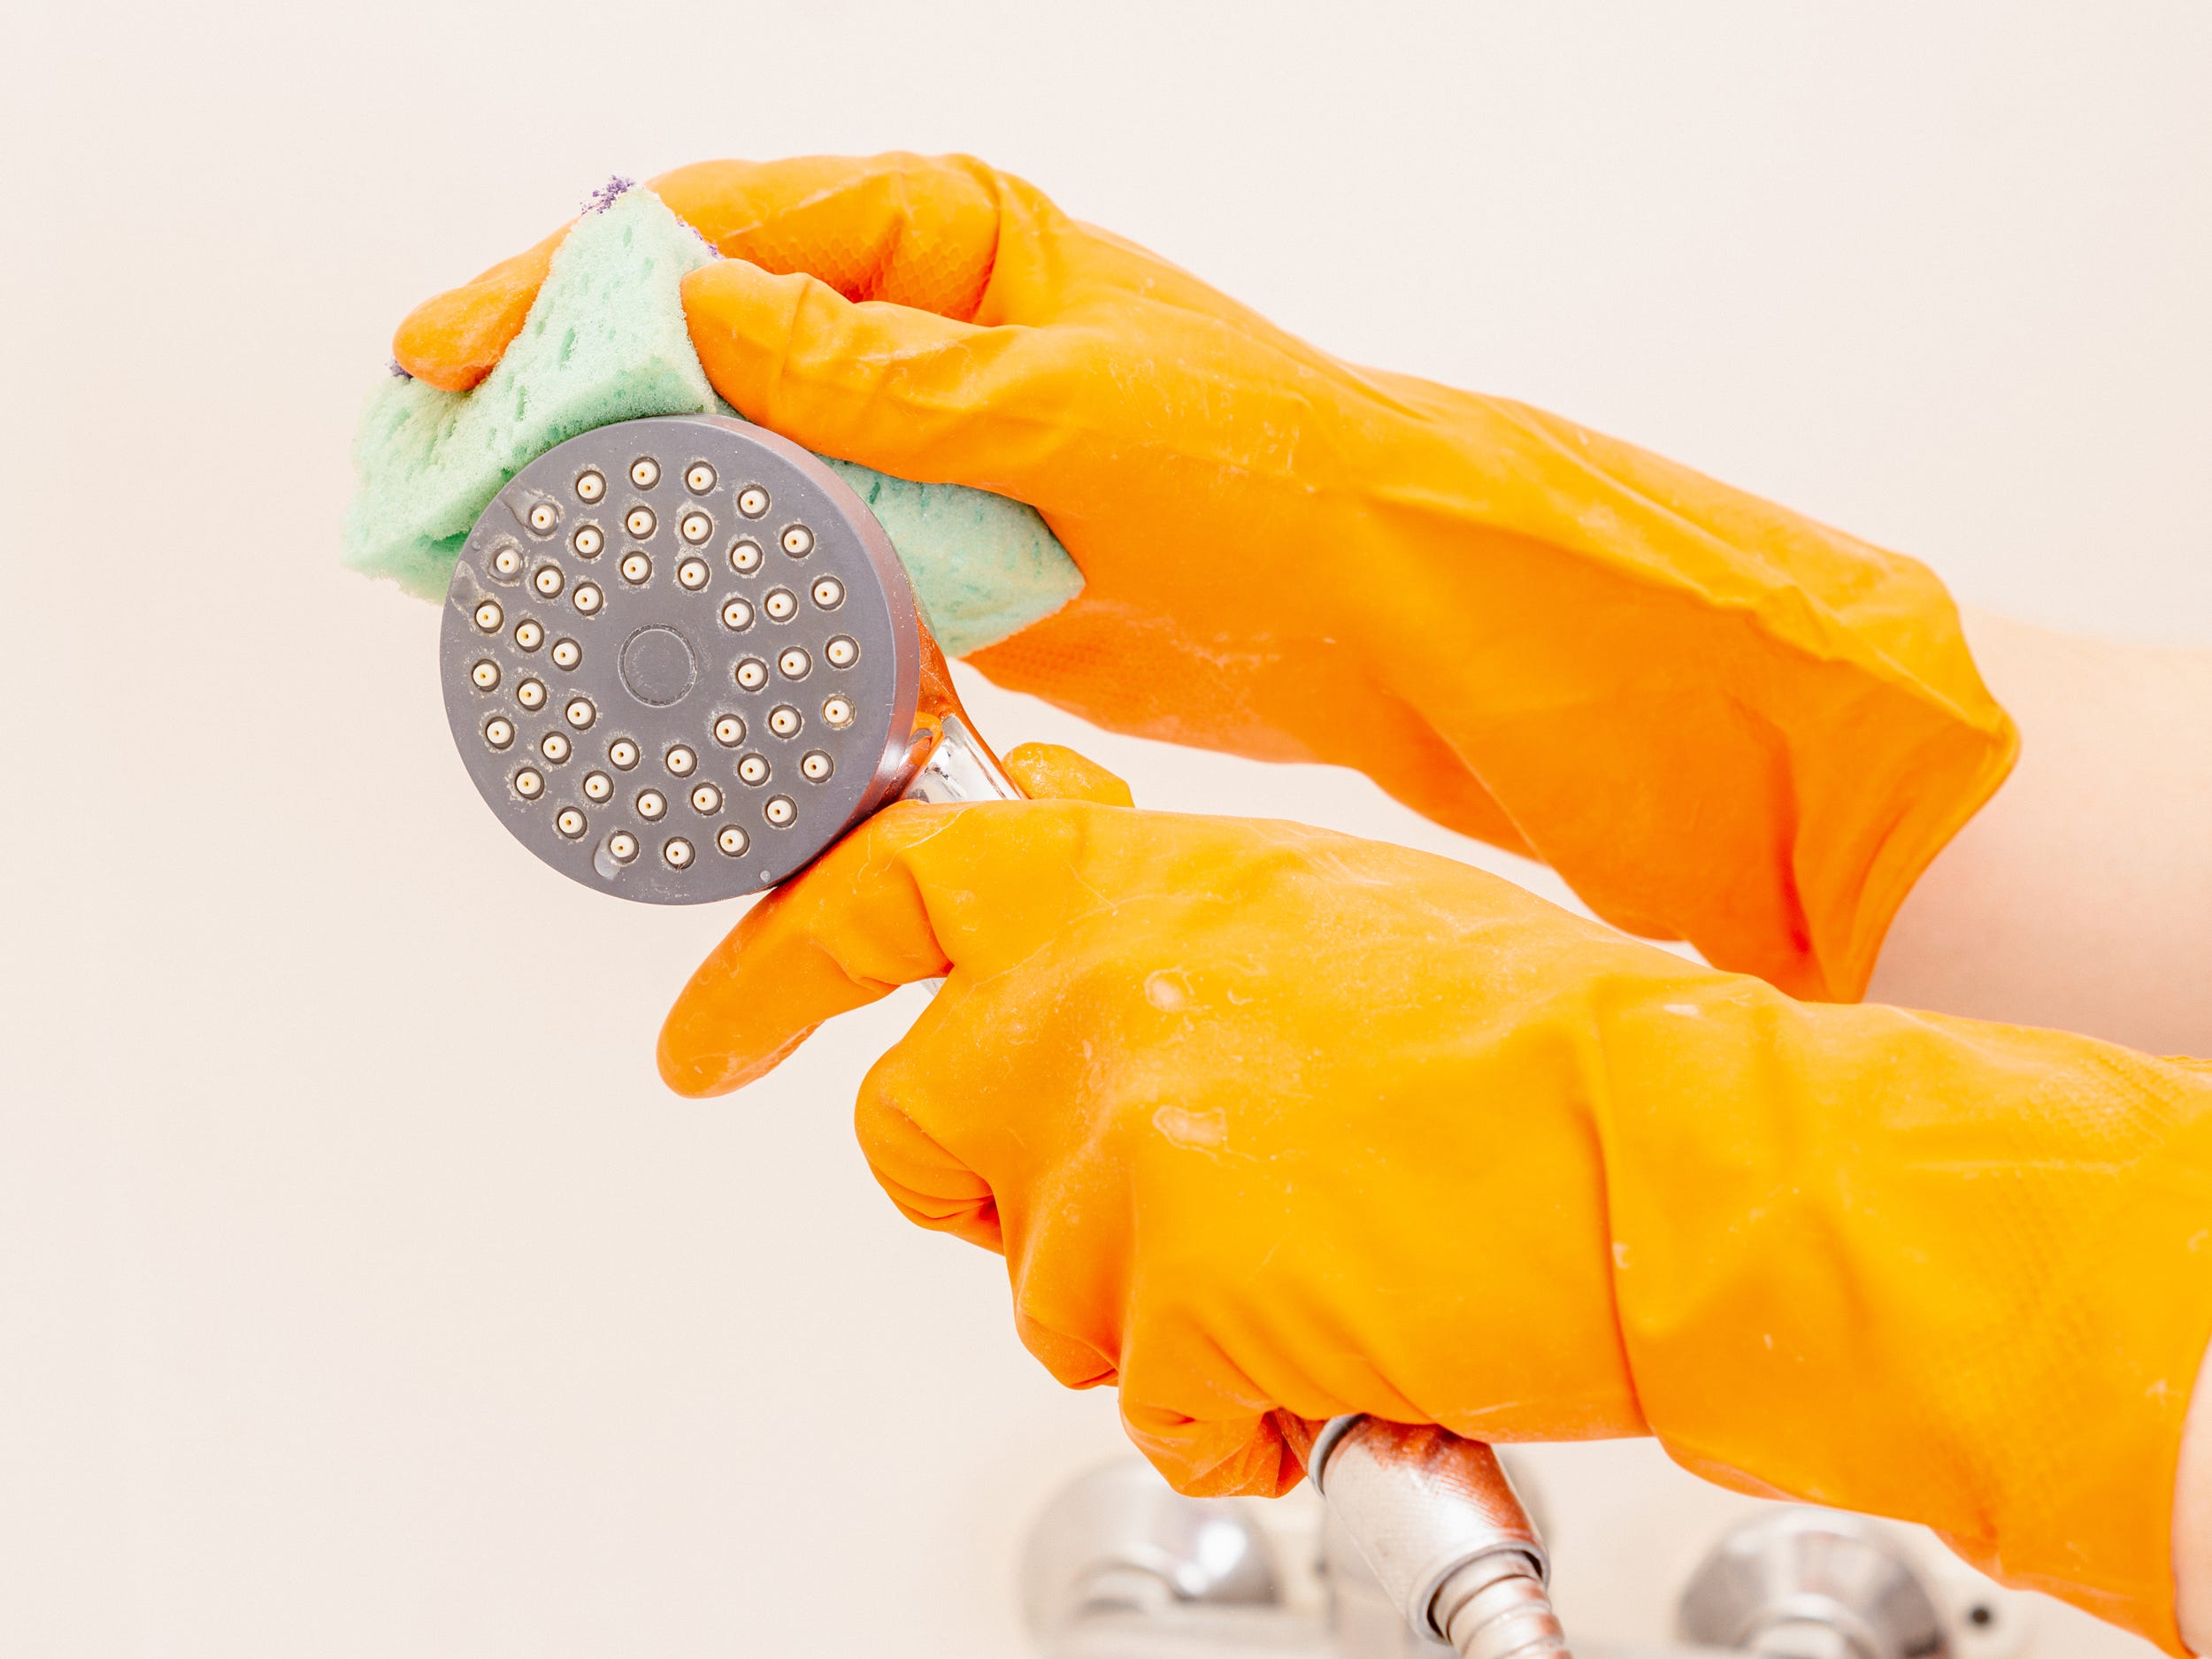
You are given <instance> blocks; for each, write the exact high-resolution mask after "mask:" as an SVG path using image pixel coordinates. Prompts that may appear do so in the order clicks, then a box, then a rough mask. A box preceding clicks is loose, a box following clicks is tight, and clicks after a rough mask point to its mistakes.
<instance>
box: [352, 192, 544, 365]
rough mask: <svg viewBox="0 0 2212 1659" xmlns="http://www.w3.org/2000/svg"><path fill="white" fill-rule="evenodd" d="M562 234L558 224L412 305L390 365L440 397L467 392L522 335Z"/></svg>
mask: <svg viewBox="0 0 2212 1659" xmlns="http://www.w3.org/2000/svg"><path fill="white" fill-rule="evenodd" d="M567 235H568V227H567V226H566V225H564V226H562V227H560V229H558V230H557V231H555V232H554V233H553V234H551V235H550V236H548V237H547V238H546V239H545V240H544V241H543V242H540V243H538V245H537V246H536V247H534V248H532V249H530V250H528V251H527V252H525V253H518V254H517V255H515V257H513V258H511V259H503V260H501V261H500V262H499V263H498V264H497V265H494V266H493V267H492V268H491V269H490V270H488V271H486V272H483V273H480V274H479V275H477V276H474V277H472V278H471V279H470V280H468V281H466V282H464V283H462V284H461V286H460V287H458V288H448V289H447V290H446V291H445V292H444V293H442V294H439V295H435V296H432V297H431V298H429V299H426V300H425V301H424V302H423V303H421V304H419V305H418V306H416V307H415V309H414V310H413V311H410V312H408V313H407V315H406V317H405V318H404V319H403V320H402V321H401V323H400V325H399V329H398V332H397V333H396V334H394V335H393V336H392V360H393V361H394V362H396V363H397V364H398V365H399V366H400V367H401V368H403V369H404V370H406V371H407V373H410V374H411V375H413V376H414V377H415V378H416V379H417V380H422V381H426V382H427V383H428V384H429V385H432V386H434V387H436V388H438V389H439V390H440V391H442V392H465V391H467V390H468V389H469V388H471V387H472V386H474V385H475V384H476V383H477V382H478V381H479V380H482V379H483V378H484V377H485V376H486V375H487V374H489V373H491V372H492V370H493V369H494V368H495V367H496V366H497V365H498V363H499V359H500V357H502V356H503V355H504V354H505V352H506V349H507V348H508V346H509V345H510V344H511V342H513V340H514V337H515V336H516V335H517V334H520V333H521V332H522V324H523V319H525V318H526V317H528V316H529V314H530V303H531V302H532V301H533V300H534V299H536V298H537V296H538V289H539V288H540V286H541V285H542V284H543V282H544V281H545V273H546V272H547V270H548V269H549V267H550V266H551V265H552V264H553V252H554V250H556V249H557V248H558V247H559V246H560V245H561V243H562V242H563V241H564V240H565V239H566V237H567Z"/></svg>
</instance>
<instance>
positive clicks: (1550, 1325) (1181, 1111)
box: [660, 774, 2212, 1647]
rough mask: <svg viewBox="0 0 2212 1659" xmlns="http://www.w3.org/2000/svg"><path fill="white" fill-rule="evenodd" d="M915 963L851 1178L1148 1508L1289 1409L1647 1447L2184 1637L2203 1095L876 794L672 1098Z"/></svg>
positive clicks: (1266, 845) (1321, 877)
mask: <svg viewBox="0 0 2212 1659" xmlns="http://www.w3.org/2000/svg"><path fill="white" fill-rule="evenodd" d="M1025 782H1028V783H1030V784H1031V785H1032V786H1033V787H1034V786H1035V784H1036V783H1037V782H1038V780H1037V778H1036V777H1035V776H1034V775H1033V774H1029V775H1025ZM1090 793H1094V794H1102V793H1104V792H1103V791H1102V790H1099V791H1090ZM1120 798H1125V796H1124V797H1120ZM941 974H949V979H948V982H947V984H946V986H945V988H944V989H943V990H942V991H941V992H940V993H939V994H938V995H937V996H936V997H935V999H934V1000H933V1002H931V1003H930V1005H929V1007H928V1009H927V1010H926V1012H925V1013H924V1014H923V1015H922V1017H921V1018H920V1019H919V1020H918V1022H917V1023H916V1025H915V1026H914V1028H913V1030H912V1032H911V1033H910V1034H909V1035H908V1036H907V1037H905V1038H904V1039H903V1040H902V1041H900V1042H899V1043H898V1044H897V1045H896V1046H895V1048H892V1050H891V1051H890V1052H889V1053H888V1054H887V1055H885V1056H883V1057H882V1059H881V1060H880V1061H879V1062H878V1063H877V1064H876V1065H875V1066H874V1068H873V1069H872V1071H870V1072H869V1074H868V1077H867V1080H866V1083H865V1084H864V1087H863V1088H862V1091H861V1094H860V1101H859V1107H858V1127H859V1134H860V1141H861V1144H862V1146H863V1148H864V1150H865V1152H866V1154H867V1157H868V1161H869V1164H870V1165H871V1166H872V1168H873V1170H874V1171H875V1173H876V1176H877V1179H879V1180H880V1181H881V1182H882V1184H883V1186H884V1187H885V1189H886V1190H887V1192H888V1193H889V1194H891V1196H892V1198H893V1199H894V1200H895V1202H897V1203H898V1205H899V1207H900V1208H901V1209H902V1210H904V1211H905V1213H906V1214H907V1215H908V1216H910V1217H912V1218H913V1219H914V1220H916V1221H918V1222H919V1223H920V1224H921V1225H924V1226H927V1227H935V1228H941V1229H943V1230H945V1231H947V1232H950V1233H957V1234H958V1235H959V1236H961V1237H963V1238H965V1239H969V1240H973V1241H974V1242H977V1243H979V1244H982V1245H985V1246H987V1247H988V1248H993V1249H998V1250H1002V1251H1003V1252H1004V1254H1005V1256H1006V1263H1007V1271H1008V1274H1009V1277H1010V1279H1011V1282H1012V1288H1013V1299H1014V1307H1015V1316H1016V1320H1017V1323H1018V1328H1019V1331H1020V1334H1021V1337H1022V1340H1023V1341H1024V1342H1025V1343H1026V1344H1027V1346H1028V1347H1029V1348H1030V1349H1031V1351H1032V1352H1033V1353H1034V1354H1035V1355H1036V1356H1038V1357H1039V1358H1040V1359H1041V1360H1042V1361H1043V1362H1044V1363H1045V1364H1046V1365H1047V1366H1048V1367H1049V1368H1050V1369H1051V1371H1052V1372H1053V1374H1054V1375H1055V1376H1056V1377H1057V1378H1059V1379H1061V1380H1062V1381H1063V1382H1064V1383H1067V1384H1069V1385H1071V1386H1079V1387H1080V1386H1090V1385H1097V1384H1105V1383H1118V1385H1119V1387H1120V1394H1121V1409H1122V1414H1123V1417H1124V1418H1125V1421H1126V1423H1127V1425H1128V1428H1129V1432H1130V1433H1131V1435H1132V1437H1133V1439H1134V1440H1135V1441H1136V1442H1137V1444H1138V1445H1139V1446H1141V1448H1143V1449H1144V1450H1145V1452H1146V1453H1147V1454H1148V1455H1149V1456H1150V1457H1151V1459H1152V1461H1153V1462H1154V1463H1156V1464H1157V1465H1158V1466H1159V1468H1160V1469H1161V1470H1162V1471H1163V1472H1164V1473H1165V1474H1166V1475H1167V1476H1168V1478H1169V1479H1171V1480H1172V1481H1174V1482H1175V1483H1176V1484H1177V1485H1178V1486H1181V1487H1183V1488H1184V1489H1186V1490H1190V1491H1199V1492H1222V1491H1229V1492H1260V1493H1271V1492H1275V1491H1279V1490H1280V1489H1282V1488H1283V1487H1285V1486H1287V1485H1288V1484H1290V1483H1291V1482H1292V1481H1294V1479H1296V1478H1297V1475H1298V1472H1299V1471H1298V1466H1297V1460H1296V1453H1295V1450H1294V1445H1295V1443H1296V1437H1295V1436H1294V1435H1293V1436H1291V1437H1290V1443H1289V1444H1286V1434H1285V1429H1286V1424H1285V1422H1284V1419H1283V1417H1282V1416H1281V1415H1279V1414H1289V1416H1290V1417H1294V1418H1297V1419H1305V1420H1309V1421H1310V1420H1313V1419H1319V1418H1325V1417H1330V1416H1332V1415H1333V1414H1335V1413H1338V1412H1345V1411H1367V1412H1372V1413H1374V1414H1376V1415H1378V1416H1379V1417H1386V1418H1390V1419H1394V1420H1396V1421H1400V1422H1408V1423H1426V1422H1437V1423H1441V1424H1444V1425H1447V1426H1448V1427H1450V1428H1452V1429H1454V1430H1455V1431H1457V1432H1460V1433H1462V1434H1466V1435H1471V1436H1477V1437H1479V1438H1483V1439H1489V1440H1525V1439H1538V1440H1558V1439H1566V1438H1577V1437H1596V1436H1609V1435H1623V1434H1635V1433H1641V1432H1646V1430H1647V1429H1648V1430H1649V1431H1650V1432H1655V1433H1656V1434H1657V1435H1659V1436H1660V1438H1661V1439H1662V1440H1663V1441H1664V1442H1665V1444H1666V1447H1667V1448H1668V1450H1669V1451H1670V1452H1671V1454H1672V1455H1674V1456H1675V1457H1676V1458H1677V1459H1678V1460H1679V1461H1680V1462H1681V1463H1684V1464H1686V1466H1688V1467H1689V1468H1691V1469H1693V1470H1694V1471H1698V1472H1699V1473H1701V1474H1703V1475H1706V1476H1708V1477H1710V1478H1712V1479H1717V1480H1719V1481H1722V1482H1724V1484H1728V1485H1732V1486H1738V1487H1740V1488H1743V1489H1747V1490H1750V1491H1754V1492H1759V1493H1764V1494H1792V1495H1794V1496H1797V1497H1801V1498H1805V1499H1809V1500H1812V1501H1815V1502H1821V1503H1827V1504H1834V1505H1839V1506H1842V1507H1845V1508H1848V1509H1860V1510H1870V1511H1873V1512H1876V1513H1879V1514H1886V1515H1892V1516H1898V1517H1907V1518H1910V1519H1914V1520H1919V1521H1924V1522H1928V1523H1930V1524H1932V1525H1934V1526H1935V1527H1936V1528H1937V1529H1938V1530H1939V1531H1940V1532H1943V1533H1945V1534H1946V1535H1947V1537H1948V1538H1949V1539H1950V1540H1952V1541H1953V1543H1954V1544H1955V1546H1956V1547H1957V1548H1960V1549H1961V1550H1962V1551H1963V1552H1964V1553H1965V1554H1967V1555H1969V1556H1970V1557H1971V1558H1972V1559H1973V1560H1975V1561H1976V1562H1977V1563H1978V1564H1980V1565H1982V1566H1983V1567H1985V1569H1987V1570H1988V1571H1993V1572H1994V1573H1996V1574H1997V1575H1998V1576H2000V1577H2002V1578H2008V1579H2009V1580H2010V1581H2011V1582H2013V1583H2016V1584H2024V1585H2031V1586H2035V1587H2038V1588H2040V1589H2045V1590H2049V1591H2052V1592H2054V1593H2056V1594H2061V1595H2064V1596H2066V1597H2068V1598H2069V1599H2070V1600H2073V1601H2077V1602H2078V1603H2080V1604H2081V1605H2083V1606H2085V1607H2086V1608H2088V1609H2091V1610H2092V1611H2093V1612H2096V1613H2098V1614H2101V1615H2102V1616H2103V1617H2107V1618H2108V1619H2112V1620H2114V1621H2116V1622H2117V1623H2120V1624H2126V1625H2128V1626H2130V1627H2131V1628H2133V1629H2136V1630H2139V1631H2141V1632H2144V1633H2146V1634H2147V1635H2150V1636H2152V1637H2153V1638H2154V1639H2156V1640H2160V1641H2162V1642H2163V1643H2165V1644H2166V1645H2167V1646H2168V1647H2177V1641H2178V1638H2177V1632H2176V1631H2175V1628H2174V1623H2173V1617H2172V1594H2173V1592H2172V1580H2171V1577H2170V1570H2169V1566H2168V1562H2169V1558H2170V1551H2169V1531H2170V1511H2171V1507H2172V1494H2173V1485H2174V1471H2175V1462H2176V1455H2177V1446H2178V1443H2179V1437H2180V1433H2181V1428H2182V1420H2183V1416H2184V1412H2185V1408H2186V1405H2187V1402H2188V1400H2189V1396H2190V1389H2191V1385H2192V1380H2193V1377H2194V1375H2195V1372H2196V1369H2197V1365H2198V1362H2199V1359H2200V1356H2201V1355H2202V1354H2203V1352H2204V1349H2205V1344H2206V1340H2207V1336H2208V1333H2212V1251H2208V1250H2205V1249H2203V1248H2200V1247H2202V1246H2203V1245H2204V1243H2205V1240H2206V1239H2207V1237H2208V1229H2212V1065H2208V1064H2196V1063H2189V1062H2181V1061H2157V1060H2151V1059H2147V1058H2144V1057H2142V1056H2137V1055H2134V1054H2131V1053H2128V1052H2126V1051H2124V1050H2122V1049H2117V1048H2111V1047H2108V1046H2106V1045H2103V1044H2100V1043H2097V1042H2093V1041H2089V1040H2087V1039H2085V1038H2080V1037H2074V1036H2067V1035H2061V1034H2057V1033H2048V1032H2038V1031H2028V1030H2022V1029H2017V1028H2014V1027H2008V1026H2001V1025H1981V1024H1976V1023H1974V1022H1970V1021H1967V1020H1961V1019H1947V1018H1936V1017H1932V1016H1927V1015H1921V1014H1913V1013H1907V1012H1902V1011H1900V1010H1894V1009H1889V1008H1878V1007H1852V1008H1838V1007H1825V1006H1807V1005H1804V1004H1801V1003H1797V1002H1792V1001H1790V1000H1789V999H1788V998H1787V997H1786V996H1784V995H1781V994H1779V993H1778V992H1777V991H1775V990H1774V989H1772V988H1771V987H1769V986H1767V985H1764V984H1763V983H1762V982H1760V981H1758V980H1756V979H1749V978H1747V977H1741V976H1737V975H1732V974H1726V973H1721V972H1714V971H1711V970H1708V969H1704V968H1701V967H1698V966H1695V965H1694V964H1690V963H1688V962H1686V961H1684V960H1682V959H1680V958H1678V957H1676V956H1671V955H1669V954H1667V953H1666V952H1663V951H1661V950H1657V949H1653V948H1651V947H1649V946H1645V945H1640V944H1638V943H1636V942H1634V941H1631V940H1627V939H1624V938H1622V937H1621V936H1619V935H1617V934H1616V933H1611V932H1609V931H1608V930H1607V929H1605V928H1603V927H1601V926H1596V925H1594V924H1592V923H1588V922H1585V921H1583V920H1581V919H1579V918H1575V917H1572V916H1570V915H1568V914H1566V913H1565V912H1563V911H1561V910H1556V909H1555V908H1553V907H1551V906H1549V905H1547V904H1545V903H1543V902H1541V901H1540V900H1537V899H1535V898H1533V897H1531V896H1530V895H1527V894H1525V893H1524V892H1523V891H1521V890H1520V889H1518V888H1517V887H1512V886H1511V885H1509V884H1508V883H1506V882H1503V881H1501V880H1498V879H1494V878H1493V877H1490V876H1487V875H1486V874H1484V873H1482V872H1479V871H1476V870H1474V869H1471V868H1469V867H1467V866H1465V865H1462V864H1455V863H1452V862H1450V861H1448V860H1445V859H1440V858H1437V857H1433V856H1427V855H1424V854H1420V853H1415V852H1410V851H1407V850H1404V849H1399V848H1394V847H1387V846H1381V845H1377V844H1374V843H1371V842H1365V841H1355V840H1350V839H1348V838H1346V837H1343V836H1340V835H1335V834H1331V833H1324V832H1322V831H1318V830H1312V829H1307V828H1303V827H1301V826H1295V825H1290V824H1281V823H1260V822H1251V821H1243V820H1233V819H1220V818H1186V817H1171V816H1167V815H1164V814H1154V813H1146V812H1138V811H1134V810H1128V809H1125V808H1119V807H1111V806H1100V805H1094V804H1091V803H1087V802H1069V801H1031V802H1025V803H995V804H990V805H979V806H971V807H952V808H942V807H936V808H926V807H916V806H895V807H893V808H891V809H890V810H887V811H886V812H884V813H882V814H880V815H879V816H878V817H877V818H874V819H872V821H871V822H870V823H868V824H867V825H865V826H863V827H862V828H861V829H860V830H859V831H857V832H856V833H855V834H853V835H852V836H851V837H850V838H849V839H848V840H847V841H845V842H844V843H843V844H842V845H841V846H840V847H838V848H836V849H834V850H833V851H832V852H831V853H830V854H829V855H828V856H826V857H825V858H824V859H823V860H822V861H821V862H820V863H818V864H816V865H815V866H814V867H813V868H812V869H810V871H808V872H807V873H806V874H805V875H803V877H801V878H800V879H798V880H797V881H795V883H793V884H791V885H790V886H788V887H786V888H784V889H783V890H781V891H780V892H778V893H776V894H774V895H771V896H770V897H769V898H767V899H765V900H764V901H763V902H761V903H760V904H759V905H758V906H757V907H756V908H755V909H754V910H752V911H750V912H749V914H748V915H747V916H746V917H745V918H744V919H743V920H742V921H741V922H740V923H739V925H738V926H737V929H736V931H735V932H733V933H732V934H731V935H730V936H729V938H728V939H727V940H726V941H725V942H724V943H723V944H722V945H721V946H720V947H719V948H718V949H717V950H716V951H715V953H714V954H713V956H710V958H709V959H708V961H707V962H706V963H705V964H704V965H703V966H702V967H701V968H700V970H699V972H697V973H696V974H695V976H694V977H693V979H692V981H691V983H690V985H689V987H687V989H686V990H685V992H684V994H683V995H682V997H681V999H680V1001H679V1002H677V1004H676V1006H675V1008H674V1010H672V1012H671V1014H670V1015H669V1018H668V1023H667V1025H666V1028H665V1029H664V1032H663V1033H662V1038H661V1049H660V1062H661V1069H662V1072H663V1075H664V1076H665V1077H666V1079H668V1081H669V1083H670V1084H671V1085H672V1087H675V1088H676V1089H677V1090H679V1091H680V1092H681V1093H684V1094H711V1093H715V1092H717V1091H720V1090H725V1089H730V1088H734V1087H739V1086H741V1085H742V1084H744V1083H746V1082H748V1081H749V1080H751V1079H755V1078H757V1077H759V1076H760V1075H761V1074H762V1073H764V1071H767V1070H768V1069H769V1068H770V1067H772V1065H774V1064H775V1063H776V1062H777V1060H778V1059H779V1058H780V1057H781V1056H783V1055H785V1054H787V1053H788V1052H789V1051H790V1050H791V1049H792V1048H795V1046H796V1045H797V1044H798V1042H799V1041H801V1040H803V1038H804V1037H805V1035H806V1034H807V1033H809V1032H810V1031H811V1030H812V1029H813V1028H814V1027H815V1026H816V1025H818V1023H819V1022H821V1021H823V1020H825V1019H827V1018H830V1017H832V1016H833V1015H834V1014H836V1013H838V1012H840V1011H841V1010H847V1009H851V1008H856V1007H858V1006H860V1005H862V1004H864V1003H866V1002H872V1001H873V1000H874V999H876V998H878V997H879V996H881V995H884V994H885V992H886V991H887V989H888V988H889V987H893V986H895V985H898V984H901V983H902V982H906V981H910V980H915V979H926V978H929V977H932V976H935V975H941Z"/></svg>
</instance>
